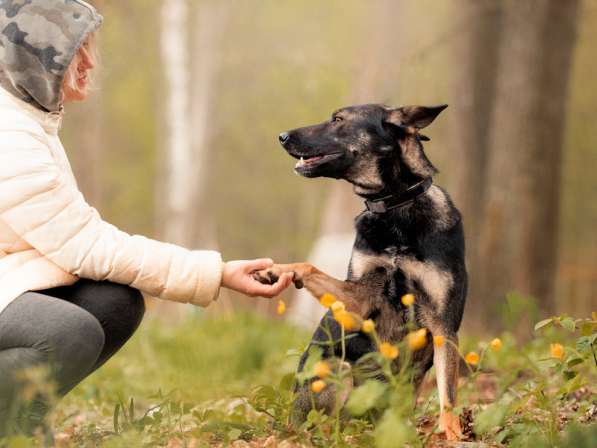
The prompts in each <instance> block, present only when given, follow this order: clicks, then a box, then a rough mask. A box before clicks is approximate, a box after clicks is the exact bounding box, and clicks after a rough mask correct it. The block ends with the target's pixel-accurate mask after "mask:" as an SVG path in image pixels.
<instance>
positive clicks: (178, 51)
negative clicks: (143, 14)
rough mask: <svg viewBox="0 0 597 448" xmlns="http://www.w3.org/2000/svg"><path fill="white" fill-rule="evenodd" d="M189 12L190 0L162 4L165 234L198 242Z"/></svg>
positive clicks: (176, 240)
mask: <svg viewBox="0 0 597 448" xmlns="http://www.w3.org/2000/svg"><path fill="white" fill-rule="evenodd" d="M188 15H189V11H188V4H187V1H186V0H166V1H164V2H163V4H162V9H161V19H162V27H161V50H162V62H163V67H164V73H165V81H166V88H165V92H166V101H165V103H166V107H165V108H164V122H165V124H166V135H165V137H166V144H165V145H164V154H163V160H164V168H165V169H164V171H165V173H164V174H165V175H164V186H163V187H164V196H165V201H164V203H163V204H164V207H163V208H162V211H163V213H164V218H163V237H164V238H165V239H166V240H168V241H170V242H172V243H177V244H182V245H187V246H189V245H191V244H192V243H194V241H192V239H191V233H192V225H193V221H192V218H193V214H192V211H193V203H192V198H193V191H194V188H193V187H194V186H195V182H194V176H193V174H194V172H193V170H194V168H195V167H193V165H192V162H193V159H194V158H193V145H192V143H191V123H190V102H189V99H190V72H189V70H188V67H189V62H190V57H189V56H190V51H189V45H188V35H187V30H188V22H187V19H188Z"/></svg>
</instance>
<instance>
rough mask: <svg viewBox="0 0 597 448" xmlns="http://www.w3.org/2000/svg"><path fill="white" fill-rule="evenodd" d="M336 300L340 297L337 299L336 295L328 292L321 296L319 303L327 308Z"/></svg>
mask: <svg viewBox="0 0 597 448" xmlns="http://www.w3.org/2000/svg"><path fill="white" fill-rule="evenodd" d="M336 300H338V299H336V296H335V295H333V294H330V293H327V292H326V293H325V294H324V295H322V296H321V297H320V298H319V303H321V304H322V305H323V306H325V307H326V308H329V307H331V306H332V303H334V302H335V301H336Z"/></svg>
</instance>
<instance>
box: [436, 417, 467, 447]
mask: <svg viewBox="0 0 597 448" xmlns="http://www.w3.org/2000/svg"><path fill="white" fill-rule="evenodd" d="M439 429H440V431H441V432H443V433H444V435H445V437H446V440H448V441H457V440H461V439H462V428H461V426H460V417H459V416H458V415H457V414H453V413H451V412H445V413H443V414H442V415H440V417H439Z"/></svg>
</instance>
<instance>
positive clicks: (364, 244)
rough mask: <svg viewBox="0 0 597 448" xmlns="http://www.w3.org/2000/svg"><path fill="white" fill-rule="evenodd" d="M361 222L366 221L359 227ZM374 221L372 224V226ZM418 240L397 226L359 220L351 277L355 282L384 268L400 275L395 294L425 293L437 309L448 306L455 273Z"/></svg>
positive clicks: (389, 272) (351, 262) (350, 270)
mask: <svg viewBox="0 0 597 448" xmlns="http://www.w3.org/2000/svg"><path fill="white" fill-rule="evenodd" d="M359 224H365V225H361V226H359ZM372 224H373V225H372ZM416 242H417V239H416V238H415V237H413V236H412V235H409V234H408V233H406V232H401V231H400V230H399V229H397V228H391V229H388V228H387V226H383V225H380V224H379V223H377V222H374V221H373V222H372V221H369V222H365V223H357V238H356V241H355V246H354V249H353V253H352V258H351V261H350V267H349V278H350V279H351V280H353V281H356V280H358V279H360V278H362V277H364V276H366V275H367V274H368V273H369V272H372V271H374V270H375V269H377V268H380V267H382V268H384V269H386V270H387V272H388V277H390V276H393V278H394V279H396V278H400V279H401V282H402V281H403V282H404V283H403V284H402V285H396V286H398V287H399V288H398V289H399V290H396V291H395V293H396V294H405V293H407V292H410V293H424V294H425V295H426V296H427V297H428V298H429V300H430V303H431V304H432V305H433V306H434V308H436V309H437V310H440V311H441V310H442V309H444V308H445V305H446V299H447V296H448V292H449V290H450V288H452V286H453V284H454V278H453V275H452V273H451V272H450V271H449V270H447V269H445V268H444V267H443V266H441V265H439V264H437V263H436V262H433V261H431V260H428V259H426V257H425V255H424V253H423V252H424V251H423V250H421V249H420V248H418V246H417V243H416Z"/></svg>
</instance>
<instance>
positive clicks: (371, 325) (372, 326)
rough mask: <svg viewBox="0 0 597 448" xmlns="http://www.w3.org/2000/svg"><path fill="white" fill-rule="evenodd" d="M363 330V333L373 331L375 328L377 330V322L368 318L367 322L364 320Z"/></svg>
mask: <svg viewBox="0 0 597 448" xmlns="http://www.w3.org/2000/svg"><path fill="white" fill-rule="evenodd" d="M361 330H363V333H373V330H375V322H373V321H372V320H371V319H367V320H366V321H365V322H363V327H362V328H361Z"/></svg>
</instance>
